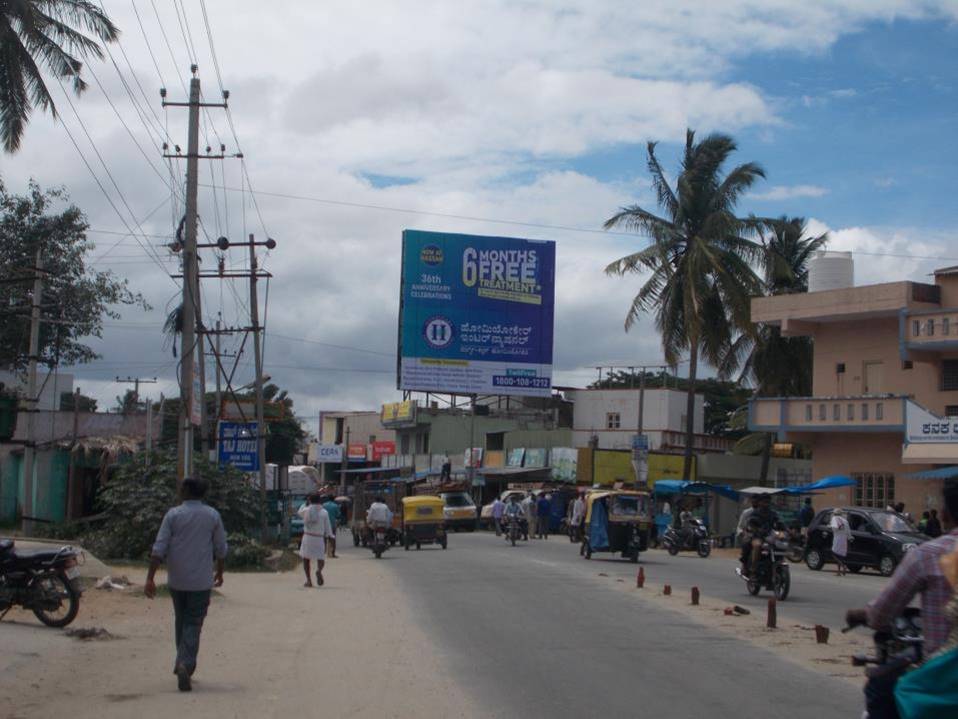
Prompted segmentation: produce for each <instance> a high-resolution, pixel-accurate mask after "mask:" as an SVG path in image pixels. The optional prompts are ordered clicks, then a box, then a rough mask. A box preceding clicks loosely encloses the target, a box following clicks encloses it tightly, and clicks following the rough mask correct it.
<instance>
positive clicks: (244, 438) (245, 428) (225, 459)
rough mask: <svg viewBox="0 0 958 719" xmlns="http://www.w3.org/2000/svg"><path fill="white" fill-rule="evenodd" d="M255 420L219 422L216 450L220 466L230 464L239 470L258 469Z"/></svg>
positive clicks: (254, 470) (252, 470)
mask: <svg viewBox="0 0 958 719" xmlns="http://www.w3.org/2000/svg"><path fill="white" fill-rule="evenodd" d="M256 427H257V423H256V422H220V423H219V433H218V434H219V437H218V440H219V441H218V442H217V443H216V444H217V451H218V456H219V463H220V466H222V465H224V464H231V465H233V466H234V467H236V469H238V470H240V471H241V472H257V471H259V452H258V451H257V446H256V439H257V431H256Z"/></svg>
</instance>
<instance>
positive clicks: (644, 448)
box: [632, 434, 649, 461]
mask: <svg viewBox="0 0 958 719" xmlns="http://www.w3.org/2000/svg"><path fill="white" fill-rule="evenodd" d="M648 456H649V436H648V435H647V434H633V435H632V459H633V460H635V461H640V460H643V459H645V458H646V457H648Z"/></svg>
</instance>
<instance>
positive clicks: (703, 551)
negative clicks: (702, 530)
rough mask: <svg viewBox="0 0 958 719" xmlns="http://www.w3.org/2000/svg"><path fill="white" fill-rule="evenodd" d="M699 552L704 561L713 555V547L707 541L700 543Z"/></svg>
mask: <svg viewBox="0 0 958 719" xmlns="http://www.w3.org/2000/svg"><path fill="white" fill-rule="evenodd" d="M697 551H698V553H699V556H700V557H702V559H705V558H706V557H707V556H709V555H710V554H711V553H712V545H711V544H710V543H709V542H708V541H707V540H706V541H702V542H699V546H698V547H697Z"/></svg>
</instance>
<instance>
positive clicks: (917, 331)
mask: <svg viewBox="0 0 958 719" xmlns="http://www.w3.org/2000/svg"><path fill="white" fill-rule="evenodd" d="M911 335H912V337H920V336H921V321H920V320H914V321H912V323H911Z"/></svg>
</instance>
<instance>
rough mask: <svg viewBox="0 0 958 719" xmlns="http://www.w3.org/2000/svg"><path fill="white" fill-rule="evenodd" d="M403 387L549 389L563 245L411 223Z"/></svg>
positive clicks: (402, 323)
mask: <svg viewBox="0 0 958 719" xmlns="http://www.w3.org/2000/svg"><path fill="white" fill-rule="evenodd" d="M400 295H401V296H400V304H399V362H398V367H397V375H398V376H397V385H398V387H399V389H402V390H418V391H427V392H448V393H451V394H499V395H505V394H508V395H526V396H529V395H539V396H545V397H547V396H549V395H550V394H551V391H552V329H553V327H552V325H553V303H554V297H555V243H554V242H548V241H544V240H521V239H516V238H511V237H479V236H474V235H452V234H445V233H436V232H421V231H418V230H405V231H404V232H403V247H402V280H401V287H400Z"/></svg>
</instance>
